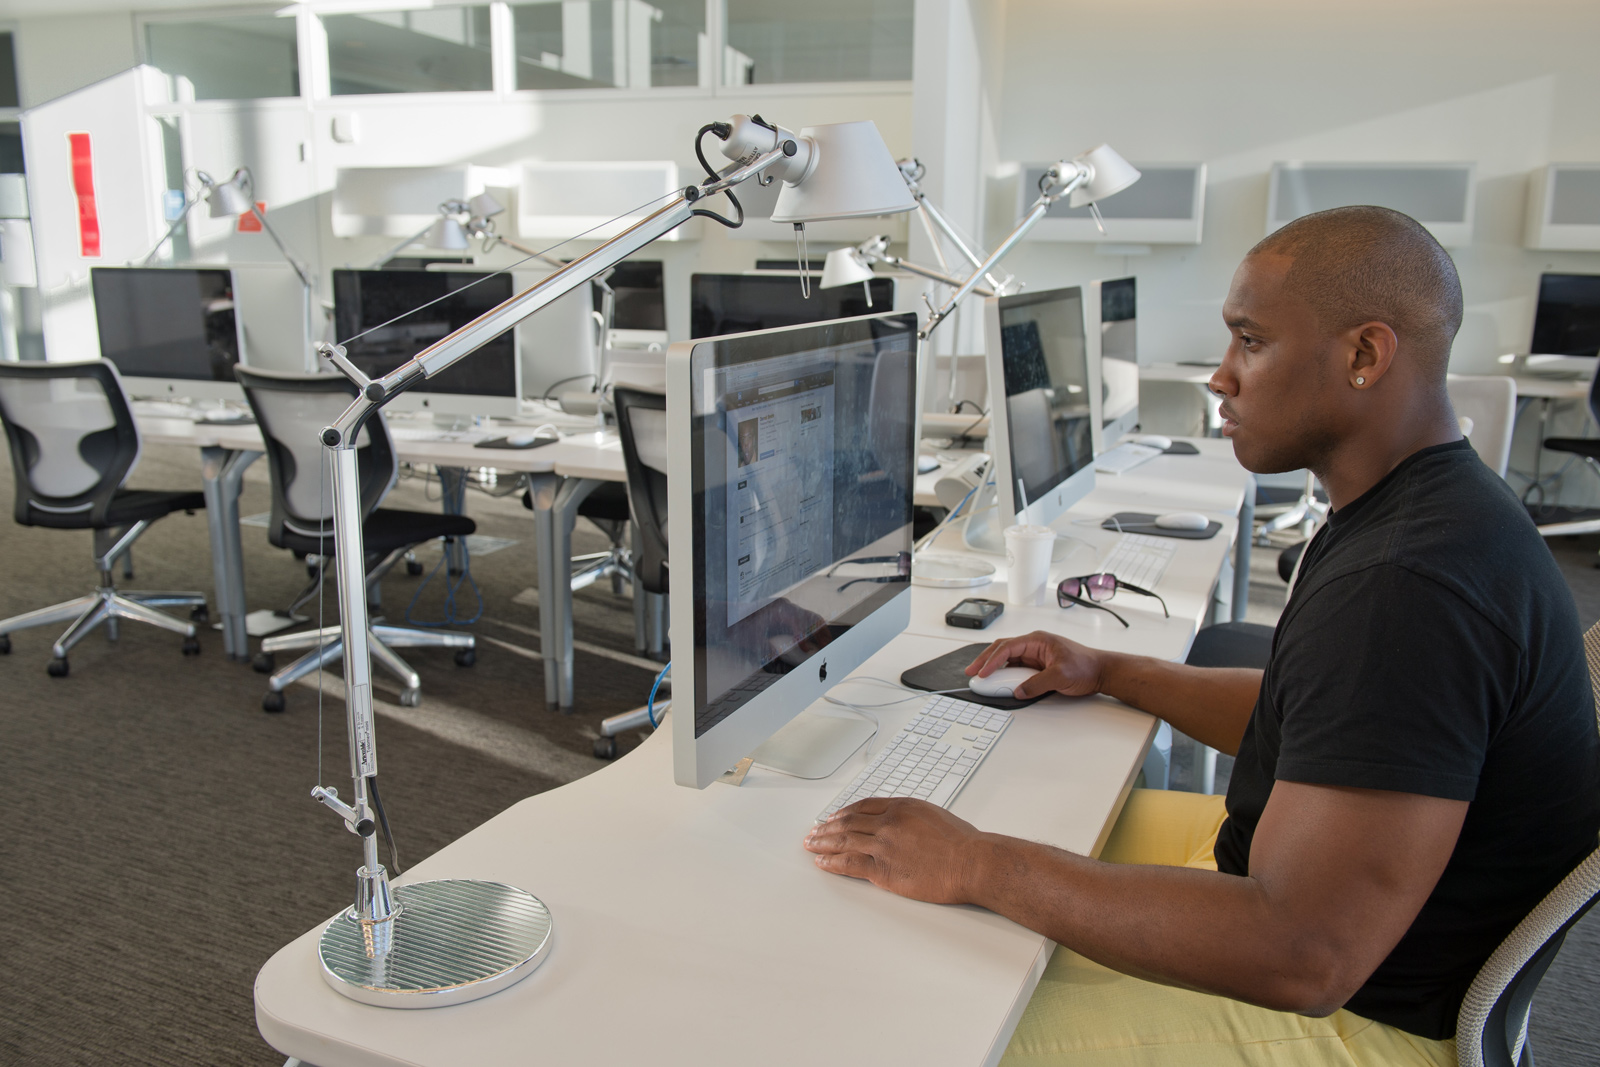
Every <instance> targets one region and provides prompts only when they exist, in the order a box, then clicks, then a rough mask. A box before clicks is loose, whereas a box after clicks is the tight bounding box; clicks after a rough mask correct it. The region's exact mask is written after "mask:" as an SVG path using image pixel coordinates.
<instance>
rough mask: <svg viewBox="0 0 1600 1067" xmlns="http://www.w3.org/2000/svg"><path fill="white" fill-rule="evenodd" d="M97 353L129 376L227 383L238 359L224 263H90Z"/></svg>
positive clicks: (230, 287)
mask: <svg viewBox="0 0 1600 1067" xmlns="http://www.w3.org/2000/svg"><path fill="white" fill-rule="evenodd" d="M89 285H90V288H91V289H92V290H93V292H94V312H95V319H96V320H97V322H98V324H99V330H100V354H101V355H102V356H104V357H105V358H106V359H109V360H110V361H111V362H112V363H114V364H116V367H117V371H118V373H120V374H122V375H124V376H126V377H130V378H176V379H181V380H184V381H200V382H231V381H233V365H234V364H235V363H238V362H239V329H238V325H237V322H236V320H235V318H234V311H233V274H232V272H230V271H228V270H227V269H225V268H224V269H204V270H201V269H186V268H178V267H91V268H90V270H89Z"/></svg>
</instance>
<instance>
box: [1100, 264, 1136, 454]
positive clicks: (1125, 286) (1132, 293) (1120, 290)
mask: <svg viewBox="0 0 1600 1067" xmlns="http://www.w3.org/2000/svg"><path fill="white" fill-rule="evenodd" d="M1137 309H1138V301H1137V292H1136V290H1135V283H1134V279H1132V278H1113V279H1111V280H1110V281H1104V282H1101V283H1100V387H1101V396H1102V401H1101V406H1100V421H1101V422H1102V423H1104V424H1105V425H1107V426H1109V425H1111V424H1112V423H1114V422H1116V421H1117V420H1118V419H1120V418H1122V417H1123V416H1124V415H1126V414H1128V412H1130V411H1132V410H1133V409H1134V408H1136V407H1138V406H1139V348H1138V318H1137V317H1136V312H1137Z"/></svg>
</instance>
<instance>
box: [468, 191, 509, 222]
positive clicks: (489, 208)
mask: <svg viewBox="0 0 1600 1067" xmlns="http://www.w3.org/2000/svg"><path fill="white" fill-rule="evenodd" d="M505 209H506V206H505V205H504V204H502V203H501V202H500V201H498V200H496V199H495V198H494V197H492V196H490V195H489V194H488V193H479V194H478V195H477V196H475V197H473V198H472V199H471V200H468V201H467V211H468V212H470V213H471V214H472V216H473V217H474V218H480V219H487V218H492V217H493V216H495V215H498V214H500V212H502V211H504V210H505Z"/></svg>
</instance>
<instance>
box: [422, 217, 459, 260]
mask: <svg viewBox="0 0 1600 1067" xmlns="http://www.w3.org/2000/svg"><path fill="white" fill-rule="evenodd" d="M422 240H423V243H424V244H426V245H427V246H428V247H429V248H443V249H448V250H449V251H451V252H460V251H463V250H465V249H466V247H467V244H468V242H467V231H466V230H465V229H464V228H463V227H462V225H461V221H460V220H459V219H457V218H455V217H454V216H453V215H440V216H439V217H438V218H437V219H435V220H434V223H433V225H432V226H430V227H428V235H427V236H426V237H424V238H423V239H422Z"/></svg>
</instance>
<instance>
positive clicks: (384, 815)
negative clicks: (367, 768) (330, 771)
mask: <svg viewBox="0 0 1600 1067" xmlns="http://www.w3.org/2000/svg"><path fill="white" fill-rule="evenodd" d="M367 792H369V793H371V794H372V810H373V811H374V812H376V813H377V816H378V825H379V826H380V827H381V828H382V829H383V839H384V840H385V841H387V842H388V843H389V866H390V867H391V868H393V870H392V872H391V873H393V874H401V873H403V872H402V871H401V869H400V851H399V849H397V848H395V845H394V832H393V831H392V830H390V829H389V814H388V812H386V811H384V810H383V797H381V796H379V795H378V776H377V775H376V774H369V775H367Z"/></svg>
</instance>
